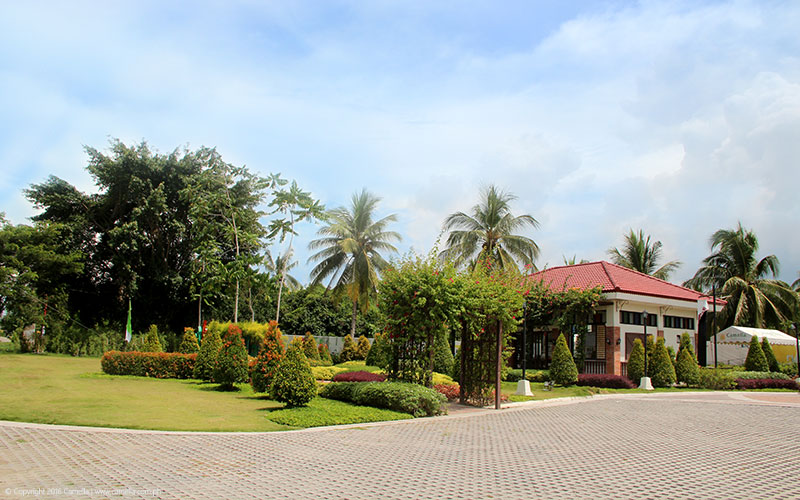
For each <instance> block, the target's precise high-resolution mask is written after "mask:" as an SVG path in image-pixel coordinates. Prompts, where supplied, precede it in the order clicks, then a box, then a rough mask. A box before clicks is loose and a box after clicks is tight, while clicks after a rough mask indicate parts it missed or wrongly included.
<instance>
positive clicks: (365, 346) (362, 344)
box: [353, 335, 370, 360]
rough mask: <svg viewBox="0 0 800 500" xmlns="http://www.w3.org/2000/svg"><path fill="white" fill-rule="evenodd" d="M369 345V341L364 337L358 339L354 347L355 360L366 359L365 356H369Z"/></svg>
mask: <svg viewBox="0 0 800 500" xmlns="http://www.w3.org/2000/svg"><path fill="white" fill-rule="evenodd" d="M369 348H370V343H369V339H368V338H367V337H366V335H362V336H360V337H358V344H357V345H356V355H355V358H353V359H357V360H362V359H367V354H369Z"/></svg>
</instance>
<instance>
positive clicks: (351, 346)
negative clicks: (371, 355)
mask: <svg viewBox="0 0 800 500" xmlns="http://www.w3.org/2000/svg"><path fill="white" fill-rule="evenodd" d="M356 354H357V353H356V341H355V340H353V336H352V335H350V334H348V335H347V336H346V337H345V338H344V345H343V346H342V352H341V353H340V354H339V362H340V363H344V362H347V361H354V360H355V359H356Z"/></svg>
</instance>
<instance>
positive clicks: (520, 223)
mask: <svg viewBox="0 0 800 500" xmlns="http://www.w3.org/2000/svg"><path fill="white" fill-rule="evenodd" d="M516 199H517V197H516V196H514V195H513V194H511V193H506V192H504V191H501V190H499V189H498V188H497V187H495V186H493V185H492V186H489V187H488V188H486V189H484V190H482V191H481V199H480V202H479V203H478V204H477V205H475V206H473V207H472V214H471V215H468V214H465V213H464V212H456V213H453V214H450V215H449V216H447V219H445V221H444V225H443V230H444V231H449V233H450V234H449V235H448V237H447V248H445V250H443V251H442V252H441V253H440V254H439V256H440V257H441V258H450V259H453V261H454V262H455V263H456V264H457V265H464V264H468V263H471V262H473V263H474V262H475V261H477V260H480V259H483V258H490V259H492V261H493V262H495V263H496V264H497V265H499V266H500V267H501V268H506V267H519V264H522V265H523V266H531V267H532V266H534V262H535V261H536V259H537V258H538V257H539V246H538V245H537V244H536V242H535V241H533V240H532V239H530V238H528V237H526V236H520V235H518V234H514V232H515V231H519V230H521V229H524V228H526V227H530V228H533V229H535V228H538V227H539V223H538V222H537V221H536V219H534V218H533V217H532V216H531V215H528V214H524V215H517V216H515V215H513V214H512V213H511V202H512V201H514V200H516Z"/></svg>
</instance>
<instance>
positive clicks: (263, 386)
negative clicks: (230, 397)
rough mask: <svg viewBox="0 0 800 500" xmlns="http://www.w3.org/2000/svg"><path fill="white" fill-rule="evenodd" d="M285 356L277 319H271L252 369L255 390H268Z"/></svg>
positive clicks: (251, 379) (252, 383)
mask: <svg viewBox="0 0 800 500" xmlns="http://www.w3.org/2000/svg"><path fill="white" fill-rule="evenodd" d="M282 358H283V339H282V335H281V330H280V329H279V328H278V323H277V322H276V321H274V320H273V321H270V322H269V323H268V325H267V329H266V330H265V331H264V340H263V341H262V342H261V347H260V348H259V351H258V357H256V359H255V362H253V366H252V367H251V369H250V384H251V385H252V386H253V391H255V392H267V391H268V390H269V388H270V386H271V385H272V380H273V378H274V376H275V372H276V371H277V370H278V365H280V362H281V359H282Z"/></svg>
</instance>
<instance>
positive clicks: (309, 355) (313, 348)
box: [303, 332, 321, 361]
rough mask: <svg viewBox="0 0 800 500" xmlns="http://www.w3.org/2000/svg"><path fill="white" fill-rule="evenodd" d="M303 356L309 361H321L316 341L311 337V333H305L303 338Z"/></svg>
mask: <svg viewBox="0 0 800 500" xmlns="http://www.w3.org/2000/svg"><path fill="white" fill-rule="evenodd" d="M303 354H305V355H306V359H308V360H309V361H311V360H315V361H321V359H320V357H319V348H318V347H317V340H316V339H315V338H314V336H313V335H311V332H306V335H305V337H303Z"/></svg>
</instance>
